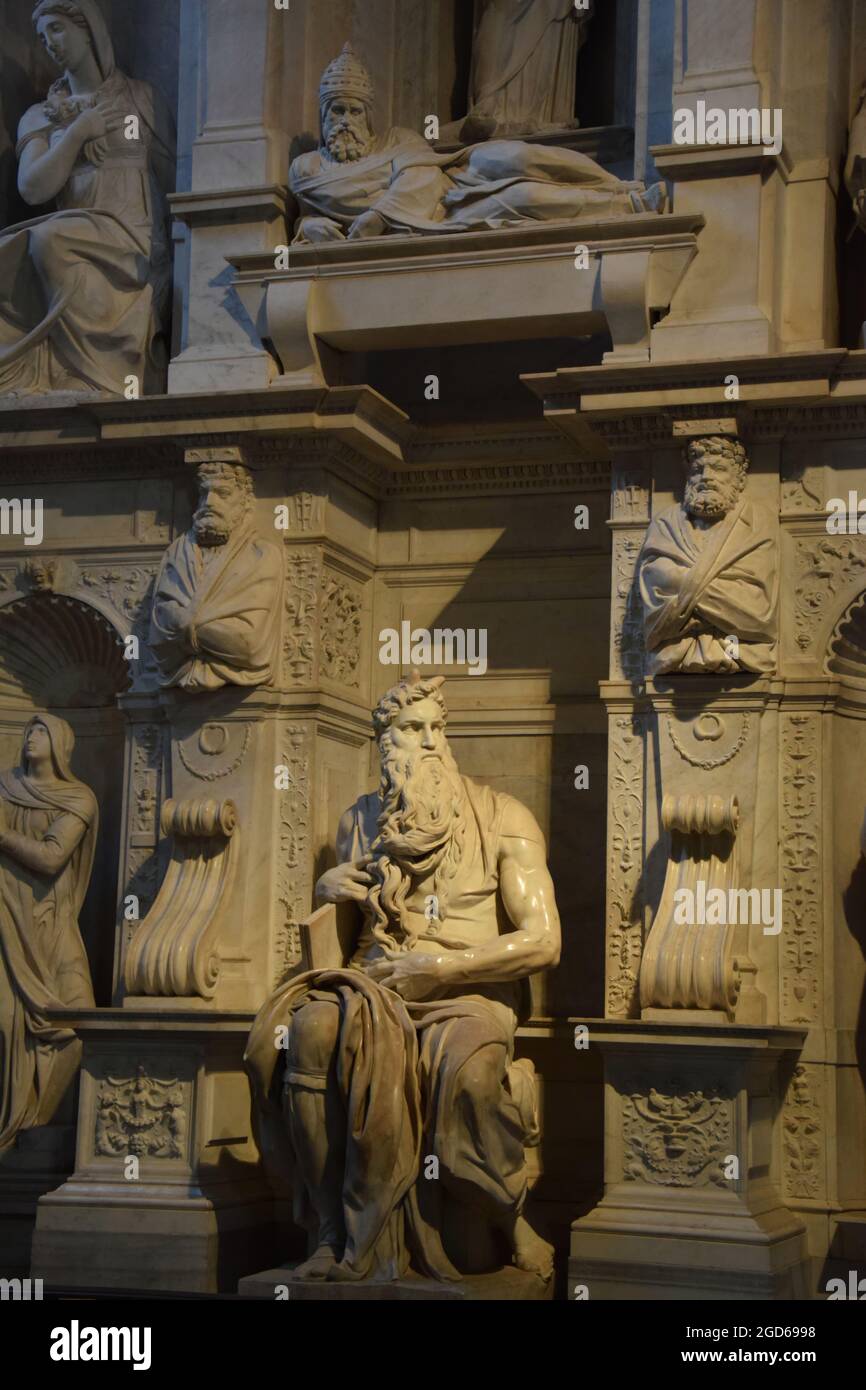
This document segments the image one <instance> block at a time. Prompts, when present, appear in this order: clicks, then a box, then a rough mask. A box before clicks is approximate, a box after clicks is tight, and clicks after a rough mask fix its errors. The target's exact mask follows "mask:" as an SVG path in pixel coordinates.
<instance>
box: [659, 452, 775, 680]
mask: <svg viewBox="0 0 866 1390" xmlns="http://www.w3.org/2000/svg"><path fill="white" fill-rule="evenodd" d="M686 460H687V473H686V484H685V491H684V494H683V501H682V503H681V504H679V503H678V504H676V505H675V506H673V507H669V508H668V509H667V510H666V511H663V512H662V513H661V514H660V515H659V516H657V517H655V518H654V519H653V521H652V522H651V523H650V527H649V530H648V531H647V535H646V540H645V542H644V545H643V549H642V551H641V554H640V558H639V560H638V579H639V586H640V596H641V601H642V604H643V620H644V638H645V643H646V649H647V674H648V675H662V674H666V673H669V672H678V671H684V672H734V671H751V672H755V673H759V672H769V671H773V670H775V667H776V638H777V624H776V609H777V604H778V591H779V575H778V564H777V546H776V535H775V526H774V521H773V517H772V516H771V515H770V513H769V511H767V510H766V509H765V508H764V507H761V506H760V505H758V504H757V503H754V502H750V501H749V500H748V498H747V497H746V492H745V489H746V481H747V478H748V467H749V461H748V458H747V456H746V451H745V449H744V448H743V445H742V444H741V443H740V442H739V440H736V439H733V438H729V437H727V436H722V435H717V436H705V437H702V438H699V439H693V440H692V441H691V442H690V444H689V446H688V449H687V451H686Z"/></svg>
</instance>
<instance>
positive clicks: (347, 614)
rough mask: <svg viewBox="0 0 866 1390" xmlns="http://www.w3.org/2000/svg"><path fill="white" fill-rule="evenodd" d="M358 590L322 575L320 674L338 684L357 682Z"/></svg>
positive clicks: (359, 623) (355, 587) (359, 677)
mask: <svg viewBox="0 0 866 1390" xmlns="http://www.w3.org/2000/svg"><path fill="white" fill-rule="evenodd" d="M362 607H363V598H362V592H361V590H360V589H359V588H358V587H357V586H355V585H350V584H347V583H346V582H345V580H343V579H338V578H337V577H336V576H335V575H334V574H323V576H322V605H321V616H320V624H319V631H320V633H321V649H322V675H323V676H327V678H328V680H331V681H339V682H340V684H341V685H348V686H354V687H357V686H359V685H360V683H361V612H362Z"/></svg>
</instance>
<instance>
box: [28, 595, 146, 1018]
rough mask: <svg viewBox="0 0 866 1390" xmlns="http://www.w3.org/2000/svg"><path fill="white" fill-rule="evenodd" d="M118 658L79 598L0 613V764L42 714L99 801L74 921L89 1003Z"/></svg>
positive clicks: (108, 939)
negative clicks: (63, 728) (71, 744)
mask: <svg viewBox="0 0 866 1390" xmlns="http://www.w3.org/2000/svg"><path fill="white" fill-rule="evenodd" d="M123 651H124V648H123V642H122V641H121V638H120V635H119V633H118V632H116V631H115V629H114V627H112V625H111V623H110V622H109V621H108V619H107V618H105V617H104V616H103V615H102V614H101V613H98V612H97V611H96V609H94V608H91V607H90V606H89V605H88V604H86V603H83V602H82V601H81V600H80V599H73V598H67V597H65V596H60V595H57V594H38V593H37V594H32V595H30V596H28V597H27V598H15V599H13V600H12V601H11V602H8V603H6V604H4V605H3V606H2V607H0V764H2V766H4V767H10V766H13V765H14V764H15V763H16V762H17V760H18V757H19V754H20V751H21V742H22V737H23V731H24V726H25V725H26V723H27V721H28V720H29V719H30V717H31V716H32V715H33V714H34V713H35V712H37V711H39V710H48V711H50V712H51V713H52V714H56V715H59V716H60V718H61V719H65V720H66V721H67V723H69V724H70V725H71V726H72V729H73V731H74V733H75V751H74V753H73V758H72V770H73V772H74V773H75V775H76V776H77V777H80V778H81V780H82V781H83V782H86V783H87V785H88V786H89V787H91V788H92V789H93V792H94V793H95V795H96V799H97V801H98V803H99V835H98V838H97V843H96V858H95V860H94V865H93V874H92V877H91V880H90V889H89V891H88V894H87V897H86V899H85V902H84V907H83V909H82V913H81V920H80V926H81V934H82V936H83V938H84V944H85V946H86V948H87V954H88V957H89V959H90V969H91V973H92V976H93V986H94V991H95V994H96V1002H97V1004H108V1003H109V1002H110V998H111V969H112V953H113V949H114V917H115V892H116V885H117V864H118V854H119V841H120V825H121V801H122V790H123V752H124V734H125V722H124V719H123V717H122V715H121V713H120V711H119V710H118V708H117V696H118V695H119V694H120V693H122V692H123V691H125V690H127V689H128V687H129V677H130V667H129V663H128V662H127V661H125V660H124V656H123Z"/></svg>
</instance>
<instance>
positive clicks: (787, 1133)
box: [782, 1062, 826, 1201]
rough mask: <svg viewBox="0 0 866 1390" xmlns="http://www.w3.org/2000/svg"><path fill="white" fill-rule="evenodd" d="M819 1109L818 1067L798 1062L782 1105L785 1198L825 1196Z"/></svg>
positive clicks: (823, 1125)
mask: <svg viewBox="0 0 866 1390" xmlns="http://www.w3.org/2000/svg"><path fill="white" fill-rule="evenodd" d="M823 1109H824V1086H823V1074H822V1069H821V1067H818V1066H809V1065H806V1064H804V1063H802V1062H800V1063H798V1065H797V1066H796V1067H795V1068H794V1075H793V1076H792V1077H791V1083H790V1085H789V1087H788V1093H787V1095H786V1096H785V1101H784V1105H783V1107H782V1175H783V1176H782V1180H783V1191H784V1196H785V1197H786V1198H787V1199H788V1200H796V1199H798V1198H805V1199H806V1200H807V1201H809V1200H812V1201H819V1200H821V1198H823V1197H825V1196H826V1192H825V1188H826V1172H825V1161H824V1145H823V1137H824V1134H825V1132H826V1121H825V1118H824V1114H823Z"/></svg>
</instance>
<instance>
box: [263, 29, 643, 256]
mask: <svg viewBox="0 0 866 1390" xmlns="http://www.w3.org/2000/svg"><path fill="white" fill-rule="evenodd" d="M373 96H374V92H373V83H372V80H371V78H370V75H369V73H368V72H367V70H366V68H364V66H363V65H362V64H361V63H360V62H359V60H358V58H357V57H356V56H355V54H354V52H353V51H352V48H351V45H350V44H346V45H345V47H344V49H343V51H342V53H341V54H340V56H339V57H338V58H336V59H335V60H334V62H333V63H331V64H330V66H329V67H327V68H326V69H325V73H324V75H323V77H322V81H321V85H320V87H319V110H320V117H321V139H320V145H319V148H318V149H317V150H312V151H309V152H308V153H306V154H302V155H299V156H298V158H297V159H295V160H293V161H292V166H291V169H290V171H289V186H290V188H291V191H292V193H293V194H294V196H295V199H296V201H297V204H298V207H299V210H300V216H299V218H298V222H297V226H296V229H295V241H296V242H300V243H303V242H328V241H343V240H345V239H347V238H348V239H349V240H357V239H359V238H368V237H379V236H386V235H388V234H392V233H398V234H403V235H412V234H415V235H418V234H424V233H427V234H430V233H435V232H452V231H467V230H475V231H478V230H482V229H488V230H492V229H495V228H497V227H514V226H520V225H523V224H526V223H531V222H533V221H536V222H551V221H574V220H575V219H576V218H588V217H591V218H606V217H620V216H625V215H630V214H632V213H646V212H663V211H664V207H665V201H666V191H665V186H664V184H661V183H659V184H654V185H653V186H652V188H650V189H647V188H645V186H644V185H643V184H642V183H639V182H636V181H624V180H622V179H619V178H617V177H616V176H615V175H614V174H611V173H609V172H608V171H607V170H606V169H603V168H602V167H601V165H600V164H596V162H595V160H593V159H590V158H589V156H588V155H585V154H581V153H580V152H578V151H576V150H569V149H558V148H556V147H553V146H547V145H543V144H527V143H526V142H525V141H523V140H487V141H483V142H482V143H480V144H477V145H470V146H466V147H465V148H463V149H460V150H458V151H456V152H451V153H449V154H437V153H436V151H435V150H434V149H433V147H432V146H431V144H430V142H429V141H428V140H426V139H425V138H424V136H423V135H421V134H419V133H418V132H417V131H414V130H407V129H403V128H401V127H399V126H395V127H392V129H390V130H389V131H387V132H386V134H384V135H382V136H377V135H375V134H374V132H373V127H372V123H371V111H372V106H373Z"/></svg>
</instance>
